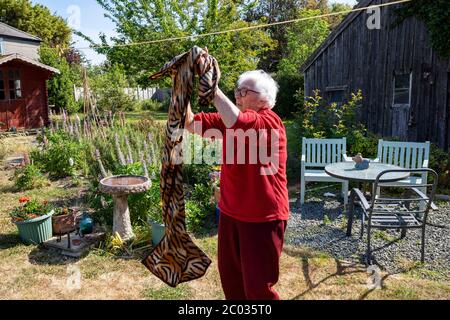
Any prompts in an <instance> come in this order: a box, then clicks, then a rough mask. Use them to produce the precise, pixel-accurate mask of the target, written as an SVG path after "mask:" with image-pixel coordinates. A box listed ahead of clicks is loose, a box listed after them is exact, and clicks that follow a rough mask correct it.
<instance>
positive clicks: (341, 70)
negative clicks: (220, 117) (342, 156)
mask: <svg viewBox="0 0 450 320" xmlns="http://www.w3.org/2000/svg"><path fill="white" fill-rule="evenodd" d="M388 2H390V1H386V0H362V1H360V2H359V4H358V5H357V6H356V7H359V8H363V7H368V6H370V5H377V4H381V3H388ZM400 6H402V4H397V5H391V6H386V7H382V8H380V13H381V14H380V17H381V19H380V28H379V29H377V28H372V27H370V28H369V27H368V21H369V20H370V19H373V17H374V12H372V11H371V12H368V11H367V10H361V11H358V12H353V13H350V14H349V15H348V16H347V17H346V18H345V19H344V20H343V21H342V23H341V24H340V25H339V26H338V27H336V28H335V29H334V30H333V31H332V32H331V34H330V35H329V36H328V38H327V39H326V40H325V41H324V43H323V44H322V45H321V46H320V47H319V48H318V49H317V50H316V51H315V52H314V53H313V54H312V55H311V57H309V59H308V60H307V61H306V62H305V63H304V64H303V66H302V67H301V72H303V73H304V74H305V96H306V97H308V96H313V94H314V90H316V89H318V90H320V92H321V95H322V96H323V98H324V99H325V101H327V102H329V103H331V102H336V103H338V104H339V103H342V102H343V101H345V100H346V98H348V97H349V96H350V93H351V92H356V91H358V89H361V90H362V94H363V102H362V109H361V112H360V114H359V115H358V118H359V120H360V121H361V122H362V123H364V124H365V125H366V126H367V128H368V129H369V130H370V131H372V132H374V133H377V134H380V135H382V136H384V137H392V136H396V137H399V138H400V139H402V140H406V141H427V140H429V141H431V142H434V143H436V144H437V145H439V146H440V147H441V148H445V149H448V148H450V59H449V58H443V57H440V56H439V55H438V54H437V53H436V52H435V51H433V49H432V48H431V45H430V41H429V34H428V31H427V28H426V26H425V24H424V23H423V22H421V21H419V20H418V19H416V18H414V17H411V18H408V19H406V20H404V21H403V22H402V23H400V24H397V23H396V22H397V20H398V16H397V14H396V12H395V10H396V9H398V8H399V7H400ZM369 26H370V25H369Z"/></svg>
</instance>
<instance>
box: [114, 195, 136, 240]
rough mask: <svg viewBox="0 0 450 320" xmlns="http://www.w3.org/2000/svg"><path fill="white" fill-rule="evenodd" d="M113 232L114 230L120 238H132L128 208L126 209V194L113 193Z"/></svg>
mask: <svg viewBox="0 0 450 320" xmlns="http://www.w3.org/2000/svg"><path fill="white" fill-rule="evenodd" d="M113 199H114V217H113V234H115V233H116V232H117V233H118V234H119V235H120V237H121V238H122V240H124V241H127V240H130V239H132V238H134V233H133V229H132V228H131V219H130V210H129V209H128V195H114V196H113Z"/></svg>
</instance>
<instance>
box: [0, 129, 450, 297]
mask: <svg viewBox="0 0 450 320" xmlns="http://www.w3.org/2000/svg"><path fill="white" fill-rule="evenodd" d="M15 139H20V141H19V140H17V141H16V140H15ZM30 143H31V140H28V141H25V140H23V138H10V139H8V145H20V150H26V147H27V145H28V147H29V146H30ZM8 150H10V151H9V155H10V156H11V155H14V154H17V152H15V151H14V149H8ZM12 175H13V170H11V169H10V168H6V167H5V166H4V164H3V165H2V164H0V270H1V274H2V276H1V277H0V299H44V300H47V299H50V300H54V299H151V300H153V299H158V300H162V299H187V300H191V299H192V300H201V299H212V300H217V299H219V300H220V299H224V295H223V292H222V290H221V284H220V277H219V272H218V268H217V259H216V257H217V235H216V233H215V230H211V234H206V235H203V236H194V235H193V236H192V239H193V240H194V242H195V243H196V244H197V245H198V246H199V247H200V248H201V249H202V250H204V252H205V253H206V254H207V255H208V256H209V257H210V258H211V259H212V261H213V263H212V264H211V266H210V268H209V269H208V271H207V273H206V275H205V276H204V277H202V278H201V279H198V280H196V281H191V282H189V283H185V284H182V285H180V286H179V287H177V288H175V289H174V288H169V287H167V286H166V285H165V284H164V283H162V282H161V281H160V280H159V279H157V278H156V277H155V276H153V275H152V274H151V273H150V272H149V271H148V270H147V269H146V268H145V267H144V266H143V265H142V264H141V263H140V259H141V258H142V257H143V255H144V254H145V250H140V251H138V250H136V251H135V252H132V253H131V254H125V255H124V254H122V255H118V256H117V255H116V256H115V255H113V254H110V253H109V252H107V251H104V250H103V249H101V248H99V249H95V250H92V251H91V252H90V254H89V255H87V256H85V257H83V258H81V259H71V258H66V257H63V256H61V255H60V254H59V253H58V252H57V251H55V250H48V249H44V248H42V247H40V246H26V245H23V244H22V243H21V242H20V238H19V237H18V232H17V228H16V226H15V225H14V224H12V223H11V221H10V218H9V215H8V214H9V212H10V210H11V209H12V208H13V207H14V206H15V205H16V204H17V203H18V199H19V198H20V197H22V196H29V197H35V198H37V199H39V200H50V201H54V200H58V201H61V200H65V201H73V200H74V199H75V198H78V197H79V196H80V195H81V194H82V193H83V191H85V190H84V187H83V186H81V187H74V186H71V184H70V179H69V180H67V179H66V180H61V181H54V182H52V185H51V186H49V187H46V188H43V189H40V190H32V191H28V192H17V191H16V190H15V188H14V184H13V182H12V181H11V179H10V178H11V177H12ZM294 191H295V190H294ZM139 230H140V231H139ZM139 230H138V229H136V231H137V232H142V228H141V229H139ZM144 231H145V230H144ZM148 241H150V238H148ZM150 249H151V248H147V250H150ZM73 268H76V269H78V270H79V271H80V277H81V283H80V284H81V286H80V287H79V288H73V287H70V286H68V283H70V282H69V280H70V277H69V273H68V272H69V271H70V270H71V269H73ZM382 276H383V288H382V289H380V290H371V289H369V288H368V287H367V285H366V281H367V279H368V274H367V272H366V269H365V268H364V266H360V265H349V264H346V263H345V262H338V261H337V260H336V259H334V258H333V257H331V256H329V255H327V254H324V253H321V252H315V251H312V250H310V249H308V248H303V247H296V246H285V248H284V250H283V254H282V256H281V261H280V280H279V282H278V284H277V285H276V289H277V291H278V292H279V293H280V296H281V298H282V299H285V300H287V299H448V298H449V297H450V284H449V283H442V282H435V281H429V280H425V279H423V278H422V277H421V274H420V273H419V272H417V273H414V272H409V273H406V274H397V275H387V274H383V275H382Z"/></svg>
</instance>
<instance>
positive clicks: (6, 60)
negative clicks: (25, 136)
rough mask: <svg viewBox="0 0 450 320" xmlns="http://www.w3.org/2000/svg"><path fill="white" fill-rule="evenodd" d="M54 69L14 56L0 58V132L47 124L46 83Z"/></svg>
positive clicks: (55, 70)
mask: <svg viewBox="0 0 450 320" xmlns="http://www.w3.org/2000/svg"><path fill="white" fill-rule="evenodd" d="M54 73H59V71H58V70H57V69H54V68H51V67H49V66H46V65H43V64H41V63H39V62H37V61H34V60H31V59H28V58H25V57H23V56H20V55H18V54H11V55H8V56H1V57H0V130H11V129H13V128H16V129H29V128H39V127H41V126H43V125H47V124H48V120H49V117H48V97H47V87H46V80H48V79H49V78H50V77H51V76H52V74H54Z"/></svg>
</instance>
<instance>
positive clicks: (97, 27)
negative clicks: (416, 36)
mask: <svg viewBox="0 0 450 320" xmlns="http://www.w3.org/2000/svg"><path fill="white" fill-rule="evenodd" d="M32 2H33V3H40V4H43V5H45V6H46V7H48V8H49V9H50V10H51V11H52V12H54V13H55V12H56V13H57V14H58V15H60V16H61V17H63V18H65V19H67V20H68V22H69V24H73V26H75V27H76V29H77V30H79V31H81V32H82V33H84V34H85V35H87V36H89V37H91V38H92V39H94V40H95V41H97V40H98V35H99V33H100V32H103V33H105V34H106V35H107V38H108V37H110V36H114V35H115V34H116V33H115V31H114V25H113V23H112V22H111V21H110V20H109V19H108V18H105V17H104V13H105V12H104V11H103V9H102V8H101V7H100V6H99V5H98V4H97V2H96V1H95V0H32ZM333 2H339V3H347V4H350V5H355V4H356V0H331V1H330V3H333ZM73 40H74V41H75V47H77V48H82V47H88V43H87V42H86V41H84V40H83V39H81V38H79V37H77V36H74V37H73ZM83 52H84V54H85V55H86V57H87V58H88V59H89V60H91V61H92V63H94V64H98V63H100V62H102V61H104V60H105V57H104V56H101V55H98V54H96V53H95V52H94V51H93V50H90V49H89V50H83Z"/></svg>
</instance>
